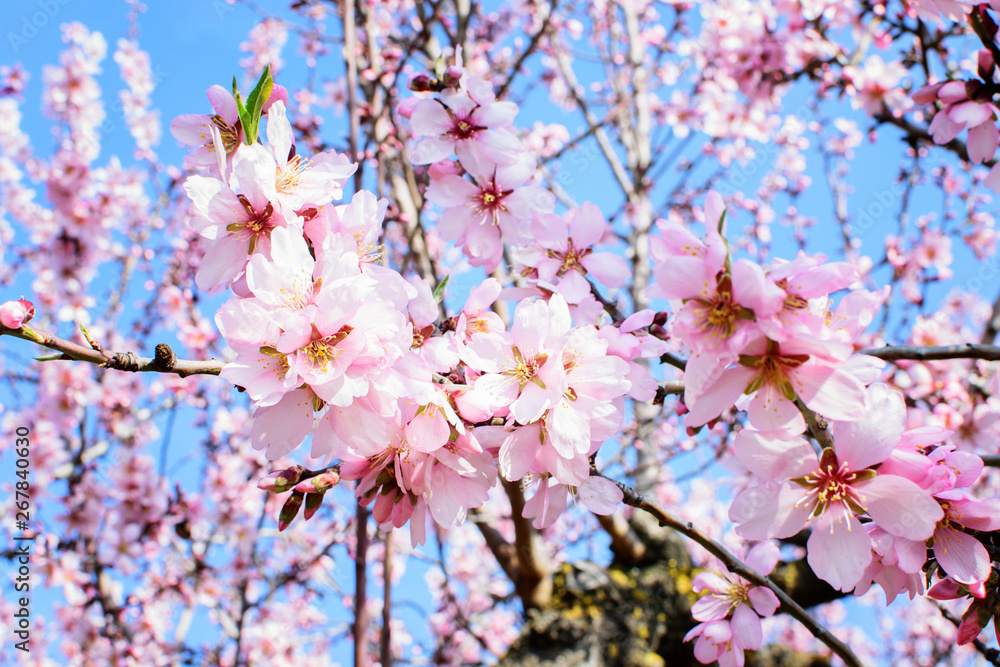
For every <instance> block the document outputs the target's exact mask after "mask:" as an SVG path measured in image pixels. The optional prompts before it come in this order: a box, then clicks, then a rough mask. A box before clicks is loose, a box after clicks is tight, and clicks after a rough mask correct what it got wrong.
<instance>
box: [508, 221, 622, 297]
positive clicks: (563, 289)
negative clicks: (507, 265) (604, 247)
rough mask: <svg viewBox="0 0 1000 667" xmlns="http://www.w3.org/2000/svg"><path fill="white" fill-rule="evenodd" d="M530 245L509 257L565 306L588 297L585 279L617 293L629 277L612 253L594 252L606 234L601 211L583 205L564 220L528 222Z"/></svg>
mask: <svg viewBox="0 0 1000 667" xmlns="http://www.w3.org/2000/svg"><path fill="white" fill-rule="evenodd" d="M531 227H532V231H533V232H534V234H533V239H532V243H531V244H527V245H523V246H522V247H520V248H516V249H514V250H512V252H511V254H512V256H513V257H514V259H516V260H517V261H519V262H521V263H522V264H524V265H525V266H526V267H529V268H532V269H534V271H533V272H532V276H531V277H532V278H534V279H536V280H539V281H544V282H547V283H550V284H552V285H553V286H554V290H555V291H557V292H558V293H559V294H562V295H563V296H564V297H565V298H566V301H567V302H568V303H579V302H580V301H582V300H583V299H584V298H585V297H587V296H589V295H590V284H589V283H588V281H587V276H588V275H590V276H593V277H594V279H596V280H597V281H598V282H599V283H601V284H603V285H605V286H606V287H610V288H613V289H617V288H619V287H623V286H624V285H625V283H626V282H627V281H628V279H629V278H630V277H631V276H632V272H631V271H630V270H629V268H628V265H627V264H626V263H625V259H624V258H622V257H620V256H619V255H616V254H614V253H611V252H596V253H595V252H594V250H593V248H592V246H595V245H597V244H598V243H600V241H601V239H602V238H603V237H604V235H605V233H606V231H607V223H606V222H605V221H604V216H603V215H602V214H601V210H600V209H599V208H597V207H596V206H594V205H593V204H591V203H590V202H586V203H584V204H582V205H580V206H579V207H577V208H575V209H573V210H571V211H570V212H569V213H567V214H566V216H565V217H560V216H557V215H554V214H547V215H536V216H535V217H534V218H533V219H532V222H531Z"/></svg>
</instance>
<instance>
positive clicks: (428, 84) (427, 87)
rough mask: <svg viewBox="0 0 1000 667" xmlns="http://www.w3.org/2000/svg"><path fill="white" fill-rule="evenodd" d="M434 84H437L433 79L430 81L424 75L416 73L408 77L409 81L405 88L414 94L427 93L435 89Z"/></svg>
mask: <svg viewBox="0 0 1000 667" xmlns="http://www.w3.org/2000/svg"><path fill="white" fill-rule="evenodd" d="M435 84H437V81H436V80H435V79H432V78H431V77H429V76H427V75H426V74H419V73H417V74H413V75H412V76H411V77H410V80H409V82H407V84H406V85H407V88H409V89H410V90H412V91H413V92H415V93H429V92H431V91H433V90H434V89H435V88H434V86H435Z"/></svg>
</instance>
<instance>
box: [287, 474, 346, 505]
mask: <svg viewBox="0 0 1000 667" xmlns="http://www.w3.org/2000/svg"><path fill="white" fill-rule="evenodd" d="M339 481H340V472H338V471H336V470H327V471H326V472H324V473H321V474H319V475H316V476H315V477H313V478H311V479H307V480H305V481H303V482H299V483H298V484H296V485H295V490H296V491H301V492H302V493H310V494H315V493H324V492H325V491H327V490H328V489H332V488H333V487H335V486H336V485H337V483H338V482H339ZM306 506H307V507H308V503H306Z"/></svg>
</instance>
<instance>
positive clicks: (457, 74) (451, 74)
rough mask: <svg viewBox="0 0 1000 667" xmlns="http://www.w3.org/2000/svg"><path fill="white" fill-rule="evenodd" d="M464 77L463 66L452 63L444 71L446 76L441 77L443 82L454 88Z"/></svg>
mask: <svg viewBox="0 0 1000 667" xmlns="http://www.w3.org/2000/svg"><path fill="white" fill-rule="evenodd" d="M461 79H462V68H461V67H457V66H456V65H452V66H451V67H449V68H448V69H446V70H445V71H444V76H442V77H441V83H443V84H444V85H446V86H447V87H449V88H454V87H455V86H457V85H458V82H459V81H461Z"/></svg>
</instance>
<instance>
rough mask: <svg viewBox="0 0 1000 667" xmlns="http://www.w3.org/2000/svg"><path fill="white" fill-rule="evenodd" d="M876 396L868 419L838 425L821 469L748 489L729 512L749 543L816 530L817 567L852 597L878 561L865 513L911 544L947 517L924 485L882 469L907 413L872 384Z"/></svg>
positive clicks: (811, 545)
mask: <svg viewBox="0 0 1000 667" xmlns="http://www.w3.org/2000/svg"><path fill="white" fill-rule="evenodd" d="M868 393H869V403H870V406H871V408H870V412H869V414H868V416H867V417H866V418H865V419H861V420H857V421H851V422H844V421H839V422H835V423H833V425H832V426H831V429H830V432H831V434H832V436H833V441H834V449H824V450H823V452H822V454H821V456H820V460H819V463H818V465H817V464H816V462H815V460H813V461H812V462H808V461H806V462H805V463H803V464H802V465H801V467H800V468H799V469H798V470H792V471H788V474H789V475H794V476H793V477H792V478H791V479H790V480H788V481H785V482H783V483H782V484H780V485H778V486H756V487H752V488H749V489H746V490H744V491H742V492H741V493H740V494H739V495H737V497H736V498H735V499H734V500H733V504H732V506H731V508H730V512H729V515H730V519H732V520H733V521H735V522H736V523H739V524H741V525H740V526H739V527H738V528H737V532H738V533H739V534H740V535H742V536H743V537H745V538H747V539H765V538H769V537H779V538H780V537H789V536H791V535H794V534H795V533H797V532H799V531H800V530H801V529H802V528H803V526H805V525H807V524H809V525H811V526H812V528H813V530H812V534H811V535H810V537H809V542H808V544H807V549H808V561H809V565H810V566H811V567H812V569H813V571H814V572H815V573H816V575H817V576H818V577H820V578H821V579H823V580H825V581H827V582H828V583H830V585H832V586H833V587H835V588H838V589H840V590H844V591H848V590H851V589H852V588H853V587H854V586H855V584H857V583H858V581H860V579H861V577H862V576H863V574H864V572H865V568H867V567H868V565H869V564H870V562H871V560H872V548H871V540H870V538H869V535H868V532H867V531H866V530H865V529H864V527H863V526H862V524H861V523H860V522H859V521H858V518H857V517H858V516H859V515H862V514H865V513H867V514H868V515H869V516H870V517H871V518H872V519H873V520H874V521H875V523H876V524H878V525H879V526H880V527H881V528H882V529H884V530H885V531H886V532H887V533H889V534H891V535H893V536H895V537H902V538H906V539H910V540H926V539H928V538H929V537H931V536H932V535H933V534H934V531H935V528H936V524H937V522H938V521H940V520H941V519H942V518H943V517H944V511H943V510H942V508H941V506H940V505H939V504H938V503H937V502H936V501H935V500H934V498H933V497H931V496H930V495H929V494H928V493H927V492H926V491H924V490H923V489H921V488H920V487H919V486H918V485H917V484H915V483H914V482H912V481H911V480H909V479H905V478H903V477H898V476H896V475H888V474H879V472H878V471H877V470H876V468H875V466H877V465H878V464H880V463H881V462H882V461H884V460H886V459H887V458H888V457H889V455H890V454H891V453H892V450H893V448H894V447H895V446H896V444H897V443H898V442H899V440H900V437H901V436H902V433H903V428H904V422H905V407H904V405H903V398H902V395H901V394H899V393H898V392H892V391H890V390H889V389H888V388H887V387H886V386H885V385H882V384H875V385H872V386H871V387H870V388H869V389H868ZM752 445H753V443H752V442H748V443H746V444H745V445H744V447H750V446H752Z"/></svg>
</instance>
